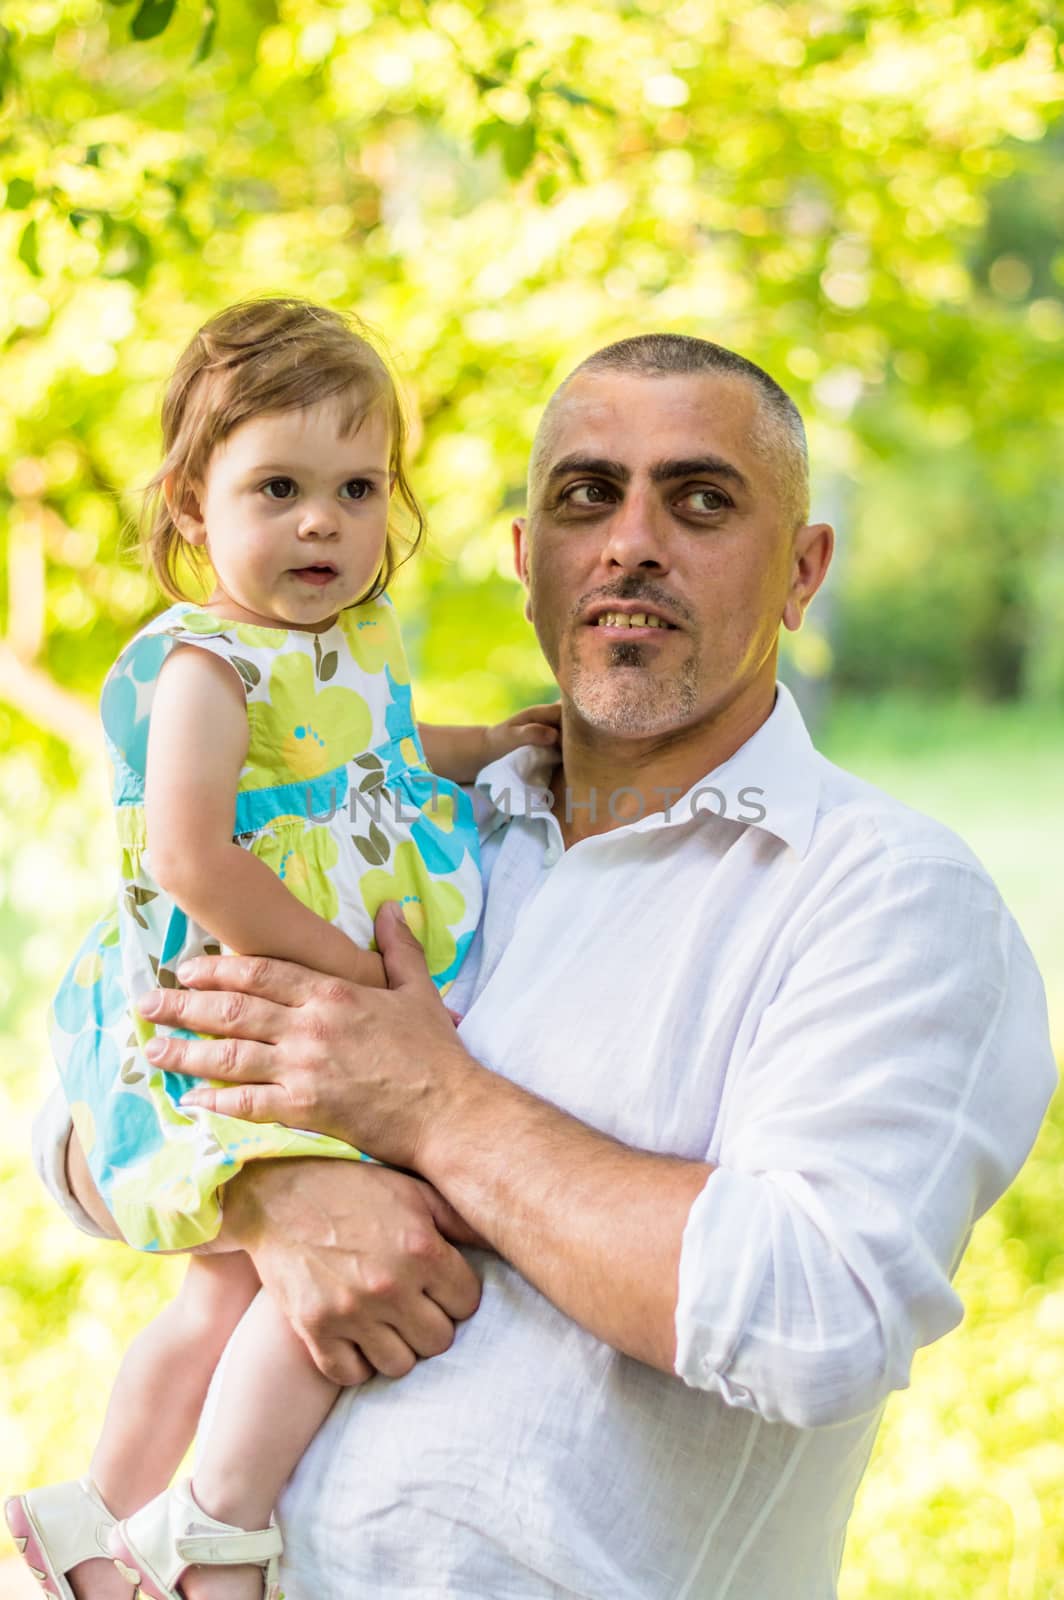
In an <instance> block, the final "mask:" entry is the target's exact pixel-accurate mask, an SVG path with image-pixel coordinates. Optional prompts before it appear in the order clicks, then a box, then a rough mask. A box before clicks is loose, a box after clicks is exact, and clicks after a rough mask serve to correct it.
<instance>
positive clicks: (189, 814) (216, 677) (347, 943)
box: [145, 646, 385, 988]
mask: <svg viewBox="0 0 1064 1600" xmlns="http://www.w3.org/2000/svg"><path fill="white" fill-rule="evenodd" d="M247 746H248V721H247V707H246V704H245V701H244V694H243V690H242V689H241V687H240V684H239V682H238V681H237V678H236V675H235V673H234V672H233V670H232V668H231V667H229V666H227V664H226V663H225V662H224V661H221V660H220V659H219V658H218V657H217V656H215V655H212V654H211V653H210V652H209V651H207V650H199V649H197V648H196V647H195V646H183V647H181V648H179V649H176V650H173V651H172V652H171V654H170V656H169V657H168V658H167V660H166V661H165V662H164V664H163V668H162V671H161V672H160V674H159V682H158V684H157V686H156V690H155V699H154V702H153V705H152V717H151V728H150V731H149V735H148V762H147V772H146V782H145V814H146V820H147V829H148V853H149V859H150V861H151V866H152V873H153V875H154V877H155V879H156V881H157V882H158V883H159V885H160V887H162V888H163V889H165V890H166V892H167V893H168V894H170V895H172V896H173V898H174V900H175V901H176V902H177V904H178V905H179V906H180V907H181V909H182V910H183V911H185V912H187V913H188V915H189V916H190V917H192V918H193V919H194V920H195V921H196V922H198V923H199V924H200V926H201V927H203V928H206V929H207V930H208V931H209V932H210V933H212V934H214V935H215V937H216V938H218V939H220V940H221V941H222V943H223V944H226V945H228V946H229V948H230V949H231V950H235V951H237V952H238V953H239V954H240V955H262V956H274V957H276V958H278V959H279V960H282V961H298V962H300V963H301V965H303V966H307V967H314V968H316V969H317V970H318V971H319V972H328V973H332V974H333V975H334V976H335V977H338V978H348V979H351V980H353V981H354V982H355V983H362V984H370V985H372V986H373V987H375V988H384V987H385V978H384V965H383V963H382V961H381V958H380V956H378V955H374V954H372V953H371V952H370V951H368V950H361V949H360V948H359V947H358V945H356V944H355V943H354V941H353V940H351V939H349V938H348V937H347V935H346V934H345V933H341V932H340V930H339V928H334V927H333V926H332V924H331V923H329V922H326V921H325V919H324V917H319V916H318V915H317V914H316V913H315V912H313V911H309V910H308V909H307V907H306V906H304V905H303V904H302V902H301V901H299V900H297V899H296V897H295V895H293V894H292V893H291V892H290V891H289V890H288V889H286V888H285V886H284V884H283V883H282V882H281V880H280V878H278V877H277V876H276V874H275V873H274V872H272V871H271V870H270V868H269V867H268V866H267V865H266V863H265V862H264V861H260V860H258V858H257V857H256V856H252V855H249V854H248V852H247V851H246V850H242V849H241V848H240V846H239V845H237V844H234V843H233V837H232V836H233V814H234V810H235V806H236V792H237V783H238V780H239V777H240V770H241V768H242V766H243V764H244V758H245V756H246V755H247Z"/></svg>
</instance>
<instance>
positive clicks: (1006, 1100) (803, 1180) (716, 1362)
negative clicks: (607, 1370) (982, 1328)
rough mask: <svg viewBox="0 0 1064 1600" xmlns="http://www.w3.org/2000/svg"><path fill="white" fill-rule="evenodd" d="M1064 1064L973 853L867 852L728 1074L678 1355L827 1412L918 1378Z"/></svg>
mask: <svg viewBox="0 0 1064 1600" xmlns="http://www.w3.org/2000/svg"><path fill="white" fill-rule="evenodd" d="M1056 1083H1057V1073H1056V1067H1055V1063H1054V1060H1053V1053H1052V1049H1051V1046H1050V1042H1049V1029H1048V1021H1047V1017H1046V1004H1045V993H1044V989H1043V985H1042V981H1041V978H1040V976H1039V974H1038V970H1037V968H1036V966H1035V964H1034V961H1033V959H1032V957H1031V954H1030V951H1029V950H1028V949H1027V946H1026V944H1025V943H1024V941H1023V938H1022V935H1021V934H1020V932H1019V929H1018V928H1017V927H1016V924H1015V922H1014V921H1013V919H1012V917H1011V916H1010V915H1009V913H1008V911H1007V909H1006V907H1005V906H1004V905H1003V903H1002V901H1001V898H1000V896H999V895H998V893H997V891H996V889H995V888H994V885H993V884H992V883H991V882H990V880H989V879H988V878H987V877H986V876H985V874H983V873H982V872H981V871H980V870H979V869H978V868H977V867H976V866H975V865H969V864H968V863H967V862H964V861H956V860H952V859H927V858H926V857H912V858H904V857H903V858H901V859H893V860H891V861H890V862H889V863H884V861H883V860H882V858H880V859H879V860H878V861H877V860H873V859H870V858H869V859H866V860H865V861H864V862H863V863H861V864H860V865H859V866H857V867H855V869H854V870H853V871H852V872H851V873H850V874H849V875H848V876H847V878H846V879H844V881H843V882H842V883H840V884H839V885H838V886H837V888H836V889H835V890H834V891H833V892H832V893H830V894H828V895H826V896H825V898H824V900H823V901H822V903H821V905H820V907H819V909H818V910H817V912H816V913H815V914H814V915H813V916H812V917H811V919H810V920H809V922H808V923H807V925H806V926H805V928H804V930H803V931H802V933H801V934H800V935H799V937H798V938H797V940H796V942H795V947H794V950H793V952H792V957H791V960H790V962H789V964H788V966H787V970H786V974H785V976H784V978H783V980H782V982H781V984H780V987H779V990H778V992H777V993H776V995H775V998H774V999H773V1001H772V1003H771V1004H770V1005H769V1006H768V1007H767V1008H766V1010H765V1012H764V1014H763V1016H762V1019H761V1022H760V1025H759V1027H758V1030H757V1033H756V1035H755V1037H754V1039H753V1041H752V1043H751V1045H750V1048H749V1050H748V1051H747V1053H746V1054H745V1056H744V1058H743V1059H742V1060H741V1061H739V1062H738V1063H737V1064H735V1065H733V1068H732V1070H731V1072H730V1074H729V1084H728V1091H727V1096H726V1100H725V1103H724V1105H723V1107H722V1116H721V1124H720V1133H719V1138H718V1142H717V1153H716V1156H715V1158H714V1159H716V1161H717V1162H718V1166H717V1169H716V1170H715V1171H714V1172H713V1173H712V1174H711V1175H710V1177H709V1178H708V1180H707V1182H706V1185H705V1187H704V1189H703V1190H702V1192H701V1194H700V1195H699V1197H698V1199H697V1200H696V1202H695V1204H694V1206H693V1207H692V1209H691V1212H690V1215H689V1217H688V1221H687V1225H686V1229H685V1232H684V1238H683V1247H682V1253H681V1261H680V1276H679V1295H678V1301H677V1311H676V1331H677V1357H676V1371H677V1373H678V1375H679V1376H680V1377H682V1378H683V1379H684V1380H685V1382H687V1383H688V1384H691V1385H692V1386H694V1387H697V1388H700V1389H705V1390H710V1391H714V1392H716V1393H718V1394H720V1395H721V1396H722V1398H723V1399H724V1400H725V1401H726V1402H727V1403H728V1404H730V1405H735V1406H742V1407H745V1408H747V1409H750V1410H753V1411H756V1412H758V1413H759V1414H760V1415H762V1416H763V1417H765V1418H766V1419H767V1420H769V1421H782V1422H787V1423H790V1424H792V1425H794V1426H797V1427H804V1428H815V1427H824V1426H830V1425H832V1424H836V1423H840V1422H845V1421H849V1420H851V1419H852V1418H854V1417H857V1416H860V1415H862V1414H863V1413H865V1412H868V1411H872V1410H875V1409H876V1408H877V1407H878V1406H879V1405H880V1404H881V1403H882V1401H883V1400H884V1399H885V1397H886V1396H887V1394H888V1393H889V1392H890V1391H891V1390H892V1389H899V1388H905V1387H906V1386H907V1385H908V1382H909V1372H910V1367H911V1363H912V1358H913V1354H914V1352H915V1351H916V1350H917V1349H918V1348H919V1347H920V1346H921V1345H926V1344H930V1343H931V1342H932V1341H933V1340H935V1339H938V1338H940V1337H941V1336H942V1335H943V1334H944V1333H946V1332H948V1331H949V1329H951V1328H953V1327H954V1326H955V1325H956V1324H957V1323H958V1322H959V1321H960V1320H961V1317H962V1315H963V1307H962V1305H961V1302H960V1299H959V1298H958V1296H957V1294H956V1293H955V1291H954V1289H953V1288H952V1286H951V1282H950V1280H951V1278H952V1277H953V1274H954V1273H955V1271H956V1268H957V1265H958V1263H959V1261H960V1258H961V1255H962V1253H963V1251H964V1248H965V1246H966V1244H967V1242H968V1238H969V1236H970V1233H971V1230H972V1227H973V1225H974V1223H975V1221H976V1219H977V1218H978V1217H980V1216H981V1215H982V1214H983V1213H984V1212H985V1211H986V1210H988V1208H989V1207H990V1206H991V1205H993V1204H994V1202H995V1201H996V1200H997V1199H998V1198H999V1196H1000V1195H1001V1194H1002V1193H1003V1192H1004V1190H1005V1189H1006V1188H1007V1187H1008V1185H1009V1184H1010V1183H1011V1182H1012V1179H1013V1178H1014V1177H1015V1175H1016V1173H1017V1172H1018V1171H1019V1169H1020V1167H1021V1166H1022V1164H1023V1162H1024V1160H1025V1158H1026V1156H1027V1154H1028V1152H1029V1151H1030V1149H1031V1146H1032V1144H1033V1143H1034V1140H1035V1137H1036V1135H1037V1132H1038V1128H1039V1125H1040V1123H1041V1120H1042V1118H1043V1116H1044V1114H1045V1110H1046V1107H1047V1106H1048V1104H1049V1101H1050V1099H1051V1097H1052V1094H1053V1091H1054V1089H1055V1087H1056Z"/></svg>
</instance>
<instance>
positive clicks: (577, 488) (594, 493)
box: [561, 483, 610, 507]
mask: <svg viewBox="0 0 1064 1600" xmlns="http://www.w3.org/2000/svg"><path fill="white" fill-rule="evenodd" d="M561 498H562V500H563V502H564V503H565V504H566V505H567V506H577V507H580V506H601V505H605V504H607V503H608V501H609V499H610V490H609V488H608V486H607V485H606V484H604V483H574V484H573V485H572V487H571V488H569V489H566V490H564V491H563V493H562V497H561Z"/></svg>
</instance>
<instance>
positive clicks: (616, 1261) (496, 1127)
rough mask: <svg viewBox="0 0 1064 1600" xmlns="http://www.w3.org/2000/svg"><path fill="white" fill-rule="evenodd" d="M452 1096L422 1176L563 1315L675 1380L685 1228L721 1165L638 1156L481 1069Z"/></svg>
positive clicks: (421, 1158) (425, 1152) (426, 1142)
mask: <svg viewBox="0 0 1064 1600" xmlns="http://www.w3.org/2000/svg"><path fill="white" fill-rule="evenodd" d="M455 1091H456V1092H455V1096H454V1099H453V1102H452V1110H451V1114H450V1115H449V1116H448V1117H447V1119H446V1121H444V1122H443V1123H441V1124H440V1125H439V1126H437V1127H435V1128H433V1129H431V1130H427V1131H426V1134H425V1137H424V1139H423V1141H422V1145H421V1147H420V1149H419V1153H418V1167H419V1170H420V1171H421V1173H422V1176H423V1177H425V1178H427V1179H428V1180H429V1182H431V1183H433V1184H435V1186H436V1188H437V1189H439V1190H440V1192H441V1193H442V1194H443V1195H444V1196H445V1197H446V1198H447V1199H448V1200H449V1201H450V1202H451V1204H452V1205H453V1206H454V1207H455V1209H456V1210H457V1211H459V1212H460V1213H461V1215H462V1216H463V1217H465V1219H466V1220H467V1222H468V1223H469V1224H470V1225H471V1226H472V1227H474V1228H476V1229H477V1230H478V1231H479V1232H480V1233H482V1234H483V1235H484V1237H485V1238H486V1239H488V1240H489V1241H490V1243H491V1244H492V1245H493V1246H494V1248H495V1249H496V1250H497V1251H498V1252H499V1254H500V1255H502V1256H504V1257H505V1259H506V1260H507V1261H509V1262H511V1263H512V1265H513V1266H515V1267H516V1268H517V1270H518V1271H519V1272H520V1273H522V1275H523V1276H524V1277H526V1278H527V1279H528V1281H529V1282H530V1283H531V1284H533V1285H534V1286H535V1288H537V1289H539V1290H540V1292H541V1293H542V1294H544V1295H546V1297H547V1298H548V1299H549V1300H551V1301H552V1302H553V1303H554V1305H556V1306H557V1307H558V1308H559V1310H561V1311H564V1312H565V1313H566V1314H567V1315H568V1316H570V1317H572V1318H573V1319H574V1321H576V1322H579V1323H580V1324H581V1325H582V1326H583V1327H585V1328H587V1329H588V1330H589V1332H591V1333H593V1334H595V1335H596V1336H597V1337H598V1338H600V1339H602V1340H603V1341H604V1342H605V1343H606V1344H609V1345H612V1346H613V1347H614V1348H615V1349H617V1350H621V1351H623V1352H624V1353H625V1354H626V1355H630V1356H634V1357H636V1359H638V1360H640V1361H644V1362H646V1363H647V1364H648V1365H649V1366H652V1367H657V1368H658V1369H659V1370H661V1371H663V1372H672V1371H673V1370H674V1362H675V1355H676V1330H675V1312H676V1297H677V1284H678V1276H679V1264H680V1247H681V1242H682V1239H683V1230H684V1226H685V1224H686V1222H687V1216H688V1213H689V1211H690V1209H691V1206H692V1205H693V1203H694V1201H695V1199H696V1197H697V1196H698V1195H699V1194H700V1193H701V1191H702V1189H703V1188H704V1186H705V1183H706V1180H707V1178H708V1177H709V1175H710V1173H711V1172H712V1171H713V1170H714V1169H713V1167H712V1166H711V1165H709V1164H708V1163H705V1162H695V1161H683V1160H680V1159H678V1158H676V1157H672V1156H661V1155H654V1154H651V1153H649V1152H646V1151H641V1150H633V1149H630V1148H629V1147H628V1146H626V1145H622V1144H619V1143H617V1142H616V1141H615V1140H613V1139H610V1138H607V1137H606V1136H605V1135H603V1134H601V1133H598V1132H596V1131H595V1130H594V1129H592V1128H589V1127H587V1126H586V1125H585V1124H584V1123H582V1122H578V1121H577V1120H576V1119H575V1118H573V1117H569V1116H567V1115H566V1114H565V1113H564V1112H562V1111H559V1110H558V1109H557V1107H555V1106H552V1105H549V1104H548V1103H547V1102H546V1101H543V1100H539V1099H537V1098H536V1097H535V1096H533V1095H530V1094H527V1093H526V1092H525V1091H524V1090H522V1089H519V1088H517V1087H515V1086H514V1085H513V1084H511V1083H508V1082H507V1081H506V1080H505V1079H503V1078H499V1077H497V1076H496V1075H495V1074H493V1073H490V1072H487V1071H485V1070H484V1069H483V1068H481V1067H479V1066H477V1065H475V1064H471V1070H470V1071H469V1072H467V1073H465V1074H464V1075H463V1081H462V1082H460V1083H457V1084H456V1085H455Z"/></svg>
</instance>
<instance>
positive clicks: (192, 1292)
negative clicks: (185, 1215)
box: [70, 1251, 259, 1600]
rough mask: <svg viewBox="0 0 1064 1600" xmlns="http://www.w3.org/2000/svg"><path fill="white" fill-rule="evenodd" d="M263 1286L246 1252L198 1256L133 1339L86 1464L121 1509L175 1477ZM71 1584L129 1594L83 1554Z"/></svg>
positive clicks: (96, 1595)
mask: <svg viewBox="0 0 1064 1600" xmlns="http://www.w3.org/2000/svg"><path fill="white" fill-rule="evenodd" d="M258 1288H259V1280H258V1277H257V1275H256V1273H255V1269H254V1267H253V1266H252V1264H251V1259H250V1257H248V1256H246V1255H244V1254H243V1253H242V1252H240V1251H235V1252H233V1253H231V1254H228V1255H203V1256H193V1257H192V1258H191V1259H190V1261H189V1268H188V1273H187V1274H186V1277H185V1281H184V1283H183V1285H182V1287H181V1289H180V1291H179V1293H178V1294H177V1296H176V1298H175V1299H174V1300H172V1301H171V1303H170V1304H169V1305H168V1306H167V1307H166V1308H165V1310H163V1311H162V1312H160V1314H159V1316H158V1317H156V1319H155V1321H154V1322H152V1323H150V1324H149V1326H148V1327H147V1328H145V1329H144V1330H143V1332H141V1333H139V1334H138V1335H137V1337H136V1338H135V1339H134V1341H133V1343H132V1344H131V1345H130V1347H129V1349H128V1350H127V1352H126V1354H125V1357H124V1358H123V1361H122V1365H121V1367H120V1368H119V1372H118V1377H117V1379H116V1380H115V1385H114V1388H113V1389H112V1391H111V1398H110V1401H109V1402H108V1406H107V1414H106V1417H105V1418H104V1424H103V1428H102V1430H101V1433H100V1438H99V1442H98V1443H97V1446H96V1450H95V1453H94V1455H93V1458H92V1465H91V1467H90V1469H89V1471H90V1476H91V1478H92V1481H93V1482H94V1483H95V1485H96V1487H97V1489H98V1490H99V1492H100V1495H101V1497H102V1498H103V1500H104V1503H105V1504H106V1505H107V1507H108V1509H109V1510H110V1511H111V1513H112V1515H114V1516H115V1517H128V1516H131V1515H132V1514H133V1512H134V1511H137V1510H139V1509H140V1507H141V1506H142V1505H145V1504H146V1503H147V1502H148V1501H149V1500H151V1499H153V1498H154V1497H155V1496H156V1495H157V1494H161V1493H162V1491H163V1490H164V1489H165V1488H167V1486H168V1485H169V1483H170V1481H171V1479H172V1478H173V1476H174V1473H175V1472H176V1471H177V1469H178V1467H179V1466H180V1465H181V1461H182V1458H183V1457H184V1455H185V1452H186V1451H187V1449H188V1447H189V1445H190V1444H191V1442H192V1439H193V1438H194V1436H195V1432H196V1426H197V1424H198V1422H199V1416H200V1412H201V1411H202V1409H203V1402H204V1399H205V1398H206V1394H207V1389H208V1387H209V1385H210V1381H211V1377H212V1376H213V1373H214V1369H215V1367H216V1366H217V1365H218V1362H219V1360H220V1359H221V1355H222V1351H223V1350H224V1349H225V1346H226V1344H227V1342H228V1340H229V1338H230V1336H231V1334H232V1333H233V1331H234V1329H235V1328H236V1327H237V1325H238V1323H239V1322H240V1319H241V1317H242V1316H243V1315H244V1313H245V1311H246V1310H247V1308H248V1306H249V1305H250V1304H251V1302H252V1301H253V1299H254V1297H255V1295H256V1293H257V1291H258ZM70 1585H71V1588H72V1589H73V1590H74V1593H75V1595H76V1596H77V1600H129V1585H128V1584H126V1583H125V1582H124V1581H123V1580H122V1579H121V1578H120V1577H119V1575H118V1573H117V1572H116V1571H115V1568H114V1564H113V1563H112V1562H110V1561H106V1560H102V1559H101V1560H99V1561H85V1562H82V1563H81V1565H80V1566H78V1567H75V1568H74V1570H73V1572H72V1573H71V1574H70Z"/></svg>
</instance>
